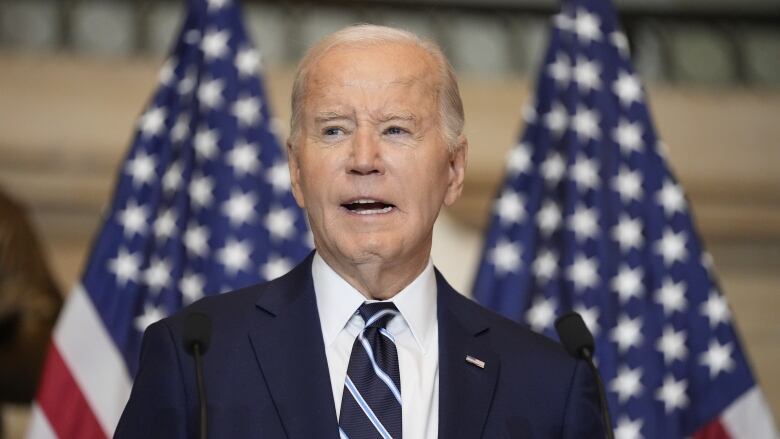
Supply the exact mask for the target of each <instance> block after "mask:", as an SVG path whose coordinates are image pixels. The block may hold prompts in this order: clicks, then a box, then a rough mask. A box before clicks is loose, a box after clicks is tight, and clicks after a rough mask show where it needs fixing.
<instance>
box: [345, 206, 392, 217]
mask: <svg viewBox="0 0 780 439" xmlns="http://www.w3.org/2000/svg"><path fill="white" fill-rule="evenodd" d="M391 210H393V206H387V207H384V208H382V209H366V210H353V212H355V213H356V214H358V215H375V214H378V213H387V212H390V211H391Z"/></svg>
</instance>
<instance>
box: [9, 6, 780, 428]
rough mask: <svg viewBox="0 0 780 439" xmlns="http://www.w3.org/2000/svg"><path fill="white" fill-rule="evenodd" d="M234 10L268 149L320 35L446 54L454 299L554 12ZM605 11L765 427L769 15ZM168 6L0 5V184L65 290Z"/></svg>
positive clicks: (474, 252) (444, 242)
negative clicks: (373, 29) (678, 186)
mask: <svg viewBox="0 0 780 439" xmlns="http://www.w3.org/2000/svg"><path fill="white" fill-rule="evenodd" d="M244 3H245V8H244V9H245V19H246V21H247V24H248V25H249V27H250V29H251V32H252V35H253V37H254V40H255V43H256V44H257V45H258V46H259V47H260V49H261V50H262V52H263V61H264V62H263V71H264V74H265V81H266V86H267V89H268V91H269V94H270V97H271V102H272V104H273V111H274V113H275V114H276V115H277V117H278V119H279V121H280V122H279V123H278V132H279V136H280V137H282V138H284V137H285V136H286V131H287V120H288V118H289V108H288V106H289V103H288V97H289V92H290V86H291V82H292V71H293V69H294V66H295V63H296V62H297V60H298V59H299V58H300V55H301V53H302V51H303V50H304V49H305V47H307V46H308V45H309V44H310V43H312V42H313V41H315V40H316V39H318V38H319V37H320V36H322V35H324V34H325V33H328V32H330V31H332V30H335V29H338V28H340V27H342V26H345V25H348V24H351V23H355V22H373V23H380V24H390V25H397V26H401V27H404V28H407V29H410V30H412V31H414V32H416V33H418V34H421V35H424V36H428V37H431V38H433V39H435V40H437V41H439V42H440V43H441V44H442V45H443V46H444V47H445V50H446V51H447V53H448V55H449V56H450V58H451V60H452V61H453V63H454V65H455V67H456V69H457V70H458V72H459V74H460V77H461V87H462V93H463V96H464V101H465V109H466V120H467V123H466V126H467V134H468V136H469V139H470V145H471V147H470V157H469V169H468V174H467V182H466V191H465V194H464V197H463V198H462V199H461V200H460V201H459V202H458V203H457V204H456V205H455V206H454V207H453V208H451V209H449V210H447V211H446V212H444V214H443V215H442V217H441V218H440V220H439V223H438V224H437V229H436V233H437V237H436V239H435V248H434V261H435V262H436V263H437V265H439V266H440V267H441V268H442V270H443V271H444V273H445V275H447V277H448V278H450V279H451V280H452V281H453V284H455V286H456V287H458V288H459V289H460V290H461V291H463V292H464V293H468V292H469V290H470V287H471V281H472V277H473V274H474V270H475V269H476V266H477V263H478V260H479V257H480V251H481V239H482V238H481V233H482V230H483V227H484V226H485V224H486V221H487V219H488V216H489V214H490V211H489V210H490V202H491V200H492V197H493V195H494V191H495V190H496V187H497V185H498V184H499V182H500V179H501V177H502V173H503V166H504V155H505V153H506V151H507V150H508V149H509V147H510V146H512V145H513V143H514V142H515V141H516V139H517V137H518V134H519V133H520V130H521V128H522V113H523V107H524V106H525V105H527V104H529V97H530V95H531V93H532V87H533V80H534V77H535V75H536V69H537V67H538V65H539V63H540V61H541V60H540V57H541V55H542V53H543V50H544V47H545V44H546V38H547V23H548V18H549V16H550V14H551V13H553V12H554V11H555V8H556V6H557V3H556V2H553V1H544V0H538V1H531V0H525V1H524V0H503V1H498V0H497V1H478V0H470V1H468V0H460V1H457V0H451V1H435V0H429V1H422V2H420V1H418V2H406V1H400V0H399V1H394V2H393V1H370V0H364V1H340V2H337V1H320V2H310V3H309V2H302V1H286V2H271V1H245V2H244ZM617 5H618V8H619V10H620V12H621V15H622V19H623V23H624V25H625V27H626V32H627V34H628V36H629V40H630V43H631V47H632V51H633V56H634V62H635V65H636V66H637V68H638V70H639V72H640V75H641V76H642V79H643V80H644V82H645V84H646V85H647V91H648V98H649V103H650V105H651V109H652V111H653V115H654V118H655V122H656V125H657V128H658V130H659V132H660V135H661V137H662V138H663V139H665V144H666V146H667V149H668V153H669V160H670V161H671V164H672V166H673V168H674V170H675V171H676V173H677V175H678V177H679V178H680V180H681V181H682V183H683V185H684V187H685V188H686V190H687V192H688V195H689V197H690V199H691V202H692V205H693V211H694V214H695V216H696V218H697V222H698V224H699V227H700V229H699V230H700V232H701V233H702V235H703V238H704V241H705V243H706V245H707V247H708V249H709V250H710V252H711V253H712V254H713V256H714V259H715V266H716V269H717V273H718V274H719V275H720V278H721V281H722V283H723V289H724V291H725V294H726V295H727V297H728V299H729V301H730V303H731V305H732V308H733V312H734V314H735V316H736V322H737V325H738V327H739V329H740V330H741V334H742V337H743V340H744V343H745V345H746V348H747V350H748V352H749V354H750V356H751V358H752V360H753V365H754V367H755V369H756V373H757V375H758V379H759V381H760V383H761V385H762V388H763V390H764V392H765V393H766V396H767V398H768V400H769V402H770V404H771V406H772V409H773V412H774V415H775V417H776V419H780V377H778V376H777V373H775V371H776V370H778V369H780V319H779V318H778V317H777V314H778V312H780V171H779V170H778V167H780V4H778V2H777V1H776V0H719V1H705V0H652V1H651V0H635V1H618V2H617ZM182 7H183V5H182V2H180V1H172V0H171V1H151V0H149V1H131V0H101V1H98V0H2V1H0V186H2V187H3V188H4V189H5V190H6V191H7V192H8V193H9V194H10V195H12V196H13V197H15V198H16V199H17V200H18V201H20V202H22V203H23V204H24V205H26V206H27V208H28V209H29V213H30V214H31V217H32V219H33V223H34V225H35V227H36V228H37V231H38V233H39V236H40V238H41V241H42V244H43V246H44V249H45V251H46V255H47V259H48V262H49V265H50V266H51V268H52V269H53V271H54V274H55V278H56V281H57V282H58V284H59V286H60V288H61V289H62V290H63V291H68V290H69V289H70V288H71V287H72V286H73V285H74V283H75V282H76V280H77V279H78V276H79V275H80V270H81V267H82V266H83V264H84V259H85V257H86V255H87V252H88V249H89V245H90V241H91V239H92V236H93V234H94V233H95V231H96V228H97V226H98V224H99V221H100V215H101V209H102V208H103V207H104V206H105V205H106V203H107V202H108V199H109V196H110V192H111V189H112V186H113V182H114V175H115V173H116V172H117V167H118V166H119V163H120V161H121V159H122V158H123V155H124V153H125V149H126V147H127V145H128V144H129V142H130V140H131V139H130V136H131V134H132V132H133V129H134V124H135V123H136V118H137V116H138V114H139V112H140V111H141V109H142V107H143V105H144V103H145V101H146V100H147V99H148V98H149V96H150V94H151V92H152V91H153V89H154V87H155V83H156V81H157V71H158V69H159V67H160V65H161V64H162V62H163V60H164V57H165V53H166V52H167V50H168V46H169V44H170V42H171V39H172V38H173V36H174V34H175V32H176V30H177V27H178V21H179V19H180V16H181V13H182ZM5 410H6V418H7V419H6V421H7V423H8V425H7V427H6V428H7V432H8V433H9V436H8V437H12V438H13V437H19V436H20V435H21V432H22V431H23V430H24V426H25V422H26V409H25V408H24V407H13V406H11V407H6V408H5Z"/></svg>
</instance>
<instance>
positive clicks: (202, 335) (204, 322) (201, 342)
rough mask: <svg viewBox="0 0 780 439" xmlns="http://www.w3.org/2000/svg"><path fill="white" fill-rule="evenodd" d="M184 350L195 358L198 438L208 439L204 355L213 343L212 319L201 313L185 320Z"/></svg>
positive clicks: (195, 313)
mask: <svg viewBox="0 0 780 439" xmlns="http://www.w3.org/2000/svg"><path fill="white" fill-rule="evenodd" d="M183 339H184V350H186V351H187V353H188V354H190V355H192V356H193V357H194V358H195V379H196V381H197V386H198V405H199V407H200V412H199V422H198V426H199V428H198V430H199V434H198V437H199V438H200V439H206V437H207V432H208V416H207V415H208V411H207V410H206V383H205V382H204V380H203V354H205V353H206V351H207V350H208V349H209V343H210V342H211V319H210V318H209V316H207V315H206V314H203V313H201V312H191V313H189V314H188V315H187V317H185V320H184V336H183Z"/></svg>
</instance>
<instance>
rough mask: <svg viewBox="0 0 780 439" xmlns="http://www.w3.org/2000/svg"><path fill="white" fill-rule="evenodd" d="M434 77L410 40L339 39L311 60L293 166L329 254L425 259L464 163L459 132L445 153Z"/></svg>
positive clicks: (345, 259)
mask: <svg viewBox="0 0 780 439" xmlns="http://www.w3.org/2000/svg"><path fill="white" fill-rule="evenodd" d="M438 81H439V75H438V74H437V73H436V70H435V64H434V62H433V60H431V59H430V56H429V55H427V54H426V53H425V52H424V51H423V50H421V49H419V48H417V47H414V46H411V45H408V44H385V45H380V46H374V47H338V48H335V49H332V50H330V51H328V52H327V53H326V54H325V55H324V56H323V57H322V58H320V59H319V60H318V61H317V63H316V64H315V65H314V66H313V67H312V71H311V75H310V76H309V82H308V84H307V90H308V93H307V95H306V97H305V100H304V103H303V117H302V123H301V132H300V135H299V136H298V137H297V140H296V144H295V145H289V146H290V149H289V152H290V172H291V176H292V183H293V193H294V195H295V198H296V200H297V201H298V204H299V205H300V206H301V207H304V208H305V209H306V210H307V213H308V216H309V221H310V224H311V228H312V231H313V234H314V240H315V244H316V246H317V250H318V252H320V253H321V254H323V257H325V258H326V260H329V259H330V260H332V261H333V262H335V263H337V264H349V265H352V266H355V265H359V264H363V263H374V262H380V263H389V264H391V265H392V264H398V263H400V264H403V263H405V262H410V261H420V260H422V261H427V258H428V255H429V254H430V246H431V236H432V230H433V223H434V221H435V220H436V217H437V215H438V213H439V209H440V208H441V206H442V204H445V205H449V204H452V203H453V202H455V200H456V199H457V198H458V196H459V195H460V192H461V189H462V186H463V176H464V170H465V150H466V148H465V139H463V143H464V145H463V146H464V147H463V148H461V149H459V150H458V152H456V153H450V152H449V151H448V149H447V147H446V145H445V143H444V141H443V138H442V135H441V129H440V123H441V122H440V114H439V106H438Z"/></svg>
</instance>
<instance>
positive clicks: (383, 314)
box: [358, 302, 398, 328]
mask: <svg viewBox="0 0 780 439" xmlns="http://www.w3.org/2000/svg"><path fill="white" fill-rule="evenodd" d="M358 312H359V313H360V317H363V321H364V322H366V326H365V327H366V328H384V327H385V326H387V322H389V321H390V320H392V318H393V317H395V316H397V315H398V308H396V307H395V304H394V303H393V302H374V303H364V304H362V305H360V308H358Z"/></svg>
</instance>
